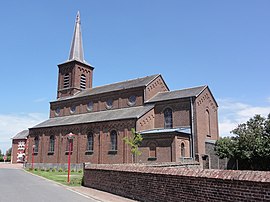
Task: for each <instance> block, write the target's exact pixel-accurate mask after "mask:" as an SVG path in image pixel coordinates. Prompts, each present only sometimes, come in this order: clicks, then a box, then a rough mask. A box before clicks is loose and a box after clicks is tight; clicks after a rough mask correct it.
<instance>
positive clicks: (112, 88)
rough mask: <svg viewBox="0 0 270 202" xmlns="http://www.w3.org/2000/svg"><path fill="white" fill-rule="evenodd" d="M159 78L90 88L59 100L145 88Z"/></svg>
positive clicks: (143, 78) (153, 77)
mask: <svg viewBox="0 0 270 202" xmlns="http://www.w3.org/2000/svg"><path fill="white" fill-rule="evenodd" d="M158 76H160V74H155V75H151V76H146V77H142V78H137V79H132V80H127V81H122V82H118V83H113V84H108V85H104V86H99V87H95V88H89V89H86V90H83V91H81V92H79V93H78V94H76V95H73V96H70V97H63V98H59V99H58V100H67V99H71V98H76V97H84V96H89V95H96V94H101V93H108V92H113V91H118V90H123V89H130V88H136V87H144V86H147V85H148V84H149V83H150V82H151V81H153V80H154V79H155V78H157V77H158Z"/></svg>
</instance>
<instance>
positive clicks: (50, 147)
mask: <svg viewBox="0 0 270 202" xmlns="http://www.w3.org/2000/svg"><path fill="white" fill-rule="evenodd" d="M54 140H55V138H54V135H51V136H50V143H49V152H50V153H53V152H54Z"/></svg>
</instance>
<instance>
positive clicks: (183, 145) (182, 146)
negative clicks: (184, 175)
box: [181, 142, 186, 157]
mask: <svg viewBox="0 0 270 202" xmlns="http://www.w3.org/2000/svg"><path fill="white" fill-rule="evenodd" d="M181 157H186V154H185V144H184V143H183V142H182V143H181Z"/></svg>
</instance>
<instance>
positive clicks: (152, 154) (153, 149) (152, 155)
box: [149, 142, 157, 158]
mask: <svg viewBox="0 0 270 202" xmlns="http://www.w3.org/2000/svg"><path fill="white" fill-rule="evenodd" d="M156 147H157V146H156V144H155V143H153V142H152V143H150V144H149V150H150V152H149V157H150V158H156V157H157V153H156Z"/></svg>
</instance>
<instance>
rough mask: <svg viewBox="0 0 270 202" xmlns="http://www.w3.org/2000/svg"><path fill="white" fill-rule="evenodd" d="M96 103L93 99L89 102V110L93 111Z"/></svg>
mask: <svg viewBox="0 0 270 202" xmlns="http://www.w3.org/2000/svg"><path fill="white" fill-rule="evenodd" d="M93 106H94V103H93V101H90V102H88V104H87V110H88V111H89V112H91V111H92V110H93Z"/></svg>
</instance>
